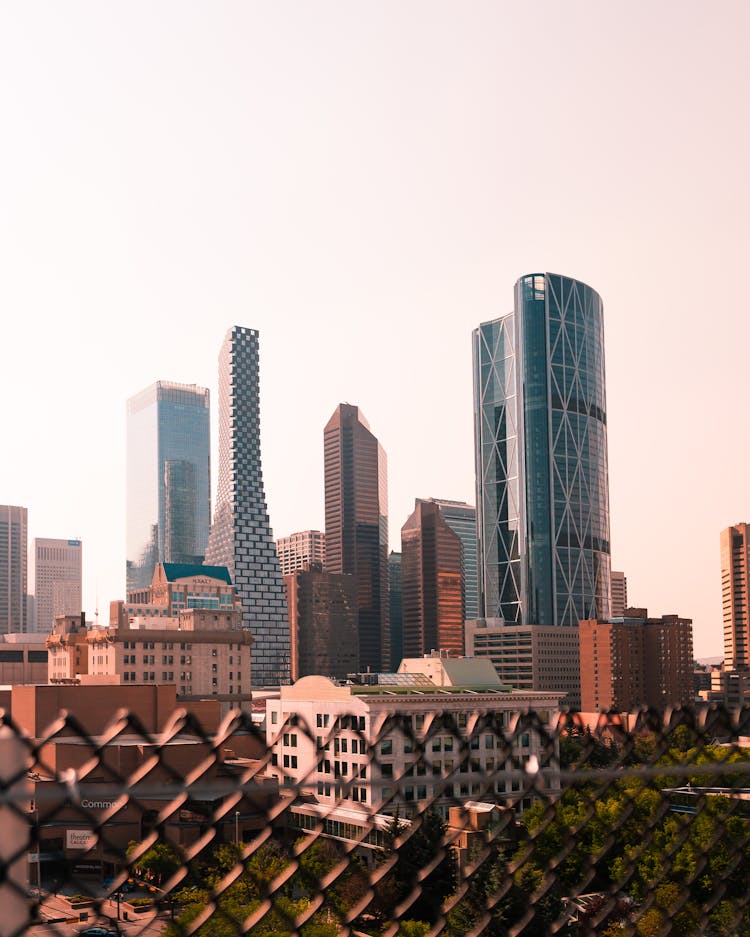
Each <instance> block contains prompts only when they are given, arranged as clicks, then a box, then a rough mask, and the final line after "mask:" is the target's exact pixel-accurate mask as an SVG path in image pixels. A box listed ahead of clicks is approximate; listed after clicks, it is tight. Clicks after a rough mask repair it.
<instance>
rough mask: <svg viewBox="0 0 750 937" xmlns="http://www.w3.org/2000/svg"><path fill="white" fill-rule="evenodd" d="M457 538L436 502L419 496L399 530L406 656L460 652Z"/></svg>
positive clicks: (461, 627) (461, 620)
mask: <svg viewBox="0 0 750 937" xmlns="http://www.w3.org/2000/svg"><path fill="white" fill-rule="evenodd" d="M461 570H462V560H461V540H460V538H459V536H458V534H455V533H454V532H453V531H452V530H451V528H450V527H449V526H448V524H447V522H446V520H445V518H444V517H443V515H442V512H441V510H440V507H439V505H438V504H437V503H436V502H434V501H422V500H420V499H419V498H417V500H416V502H415V505H414V511H413V513H412V514H411V515H410V517H409V519H408V520H407V521H406V523H405V524H404V526H403V527H402V528H401V589H402V593H403V609H404V657H421V656H422V655H423V654H429V653H431V652H432V651H447V652H449V653H453V654H455V655H457V656H461V655H463V652H464V603H463V579H462V574H461Z"/></svg>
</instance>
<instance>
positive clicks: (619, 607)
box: [609, 569, 628, 618]
mask: <svg viewBox="0 0 750 937" xmlns="http://www.w3.org/2000/svg"><path fill="white" fill-rule="evenodd" d="M609 581H610V585H611V587H612V612H611V617H612V618H622V616H623V615H624V614H625V609H626V608H627V607H628V579H627V576H626V575H625V573H622V572H618V571H617V570H614V569H613V570H612V572H611V573H610V577H609Z"/></svg>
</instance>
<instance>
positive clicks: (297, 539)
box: [276, 530, 326, 576]
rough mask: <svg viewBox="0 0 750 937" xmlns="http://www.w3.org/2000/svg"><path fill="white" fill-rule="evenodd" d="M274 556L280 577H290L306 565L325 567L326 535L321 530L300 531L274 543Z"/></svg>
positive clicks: (280, 538)
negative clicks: (277, 559) (279, 569)
mask: <svg viewBox="0 0 750 937" xmlns="http://www.w3.org/2000/svg"><path fill="white" fill-rule="evenodd" d="M276 554H277V556H278V557H279V566H280V567H281V575H282V576H291V574H292V573H295V572H297V570H298V569H304V568H305V567H306V566H308V565H313V564H315V563H319V564H320V568H321V569H325V565H326V535H325V534H324V533H323V531H322V530H300V531H299V532H298V533H296V534H289V536H288V537H279V538H278V540H277V541H276Z"/></svg>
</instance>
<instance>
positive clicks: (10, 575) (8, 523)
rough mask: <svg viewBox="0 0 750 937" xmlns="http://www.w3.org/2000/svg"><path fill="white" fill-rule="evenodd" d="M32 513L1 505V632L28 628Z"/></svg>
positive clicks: (23, 509) (5, 632) (6, 632)
mask: <svg viewBox="0 0 750 937" xmlns="http://www.w3.org/2000/svg"><path fill="white" fill-rule="evenodd" d="M28 542H29V515H28V510H27V509H26V508H20V507H15V506H13V505H9V504H0V634H9V633H13V632H21V631H26V630H28V618H27V611H26V608H27V593H28V555H27V553H28Z"/></svg>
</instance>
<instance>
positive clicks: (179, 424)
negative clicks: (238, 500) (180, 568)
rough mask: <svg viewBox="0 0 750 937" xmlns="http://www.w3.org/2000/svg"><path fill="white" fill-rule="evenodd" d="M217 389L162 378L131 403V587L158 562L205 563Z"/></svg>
mask: <svg viewBox="0 0 750 937" xmlns="http://www.w3.org/2000/svg"><path fill="white" fill-rule="evenodd" d="M210 482H211V479H210V453H209V394H208V390H206V389H205V388H204V387H196V385H195V384H176V383H173V382H171V381H157V382H156V383H155V384H152V385H151V386H150V387H147V388H146V389H145V390H142V391H141V392H140V393H138V394H136V395H135V396H133V397H131V398H130V399H129V400H128V405H127V591H128V592H131V591H133V590H136V589H146V588H148V586H149V585H150V584H151V579H152V577H153V575H154V567H155V566H156V564H157V563H202V562H203V557H204V555H205V552H206V546H207V544H208V531H209V527H210V524H211V495H210Z"/></svg>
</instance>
